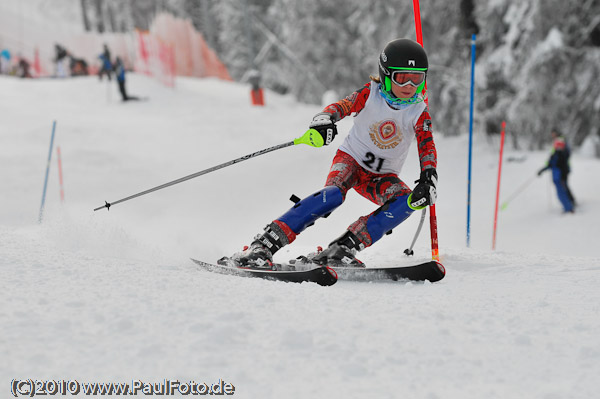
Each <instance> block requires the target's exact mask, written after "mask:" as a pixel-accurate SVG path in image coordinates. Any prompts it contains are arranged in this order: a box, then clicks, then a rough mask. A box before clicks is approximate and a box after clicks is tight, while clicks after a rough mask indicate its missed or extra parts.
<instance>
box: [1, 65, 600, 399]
mask: <svg viewBox="0 0 600 399" xmlns="http://www.w3.org/2000/svg"><path fill="white" fill-rule="evenodd" d="M128 88H129V91H130V92H131V93H132V94H137V95H142V96H149V97H150V101H147V102H130V103H125V104H124V103H121V102H120V101H119V100H118V96H117V92H116V87H113V86H112V85H111V86H107V83H99V82H98V80H97V78H94V77H90V78H81V79H72V80H43V81H42V80H40V81H24V80H15V79H10V78H4V77H0V93H2V94H1V95H0V109H1V110H2V118H1V120H0V170H1V172H0V187H2V197H1V203H0V204H1V206H0V243H1V244H0V274H1V276H2V277H1V278H0V303H2V306H1V307H0V328H1V330H2V334H1V336H0V358H2V359H6V360H5V361H4V362H1V363H0V381H1V385H2V386H3V388H2V389H3V390H4V392H5V395H7V394H8V390H9V385H10V381H11V380H12V379H13V378H33V379H50V378H52V379H56V380H59V379H70V380H73V379H76V380H78V381H80V382H84V381H87V382H131V381H132V380H142V381H144V382H160V381H163V380H164V379H179V380H180V381H188V380H194V381H196V382H198V383H200V382H207V383H212V382H217V381H218V380H219V379H223V380H225V381H226V382H229V383H231V384H233V385H234V386H235V394H234V397H240V398H258V397H262V398H306V397H315V398H337V397H345V398H359V397H360V398H362V397H364V398H373V397H377V398H483V397H485V398H567V397H568V398H575V397H577V398H591V397H595V396H597V395H598V388H597V384H596V382H595V380H596V377H593V376H594V375H596V376H597V375H598V374H600V344H599V343H598V340H597V332H598V331H599V330H600V317H599V316H598V315H599V312H600V290H599V289H598V286H599V285H600V257H599V256H598V255H597V251H596V247H595V245H596V243H597V240H598V237H599V236H600V234H599V233H600V231H599V230H600V228H599V227H598V222H599V221H600V206H599V205H600V200H599V198H600V188H598V186H597V185H595V184H593V182H595V181H596V180H597V176H598V175H599V174H600V162H599V161H598V160H596V159H591V158H586V157H583V156H580V155H578V154H575V155H574V157H573V159H572V169H573V173H572V178H571V185H572V188H573V191H574V194H575V196H576V197H577V199H578V201H579V203H580V204H581V205H580V207H579V208H578V212H577V213H576V214H574V215H563V214H561V211H560V208H559V205H558V202H557V200H556V199H555V194H554V191H553V187H552V185H551V182H550V180H549V176H548V175H545V176H543V177H540V178H535V179H533V181H532V182H531V184H530V185H529V186H528V187H527V188H525V189H524V190H523V192H522V193H521V194H519V195H518V196H517V197H515V199H514V200H513V201H511V203H510V204H509V206H508V208H507V209H506V210H505V211H503V212H501V213H500V219H499V226H498V239H497V251H494V252H493V251H491V249H490V248H491V237H492V222H493V209H494V208H493V205H494V197H495V187H496V175H497V162H498V159H497V158H498V155H497V152H498V149H497V144H496V145H494V144H492V145H490V144H489V143H487V141H486V139H485V138H483V137H480V136H479V135H477V137H476V139H475V151H474V169H473V181H472V184H473V196H472V214H471V220H472V227H471V234H472V237H471V248H466V245H465V231H466V227H465V225H466V193H467V186H466V174H467V144H468V141H467V138H466V136H460V137H458V138H443V137H441V135H438V136H437V138H436V139H437V147H438V154H439V165H438V173H439V178H440V184H439V190H438V192H439V199H438V201H439V202H438V205H437V211H438V221H439V233H440V238H439V241H440V253H441V256H442V262H443V263H444V265H445V266H446V268H447V277H446V278H445V279H444V280H442V281H441V282H439V283H436V284H429V283H426V284H415V283H408V284H407V283H402V282H397V283H393V282H386V283H372V284H369V283H351V282H338V284H336V285H335V286H333V287H329V288H323V287H319V286H317V285H314V284H286V283H275V282H269V281H262V280H252V279H242V278H235V277H231V276H221V275H214V274H210V273H207V272H202V271H199V270H198V269H196V268H195V266H194V264H193V263H192V262H191V261H190V260H189V258H190V257H195V258H200V259H204V260H208V261H211V260H215V259H217V258H218V257H220V256H222V255H228V254H231V253H233V252H234V251H237V250H239V249H241V247H242V246H243V245H245V244H248V243H249V242H250V241H251V239H252V237H253V236H254V235H255V234H257V233H259V232H260V231H261V230H262V227H263V226H264V225H266V224H267V223H268V222H270V221H271V220H272V219H273V218H275V217H277V216H279V215H280V214H281V213H283V212H284V211H285V210H287V208H288V207H289V206H290V205H291V204H292V203H291V202H289V201H288V198H289V196H290V195H291V194H296V195H298V196H299V197H303V196H306V195H308V194H310V193H312V192H314V191H316V190H318V189H319V188H320V187H321V186H322V184H323V183H324V180H325V176H326V174H327V171H328V168H329V165H330V162H331V159H332V157H333V154H334V153H335V150H336V146H331V147H328V148H321V149H314V148H310V147H300V146H299V147H290V148H286V149H283V150H280V151H276V152H273V153H270V154H267V155H264V156H261V157H258V158H255V159H252V160H249V161H246V162H244V163H241V164H238V165H234V166H231V167H228V168H225V169H222V170H220V171H217V172H214V173H211V174H208V175H205V176H202V177H199V178H197V179H194V180H191V181H188V182H186V183H183V184H180V185H176V186H173V187H170V188H167V189H165V190H162V191H159V192H155V193H152V194H149V195H147V196H143V197H140V198H137V199H134V200H131V201H127V202H124V203H121V204H118V205H115V206H114V207H112V208H111V210H110V211H108V212H107V211H106V210H102V211H99V212H93V209H94V208H96V207H99V206H101V205H103V203H104V201H105V200H107V201H109V202H112V201H116V200H118V199H120V198H123V197H126V196H129V195H131V194H134V193H137V192H139V191H142V190H145V189H147V188H150V187H154V186H157V185H159V184H162V183H165V182H167V181H170V180H174V179H176V178H179V177H182V176H185V175H188V174H191V173H194V172H197V171H200V170H203V169H206V168H209V167H211V166H214V165H217V164H220V163H223V162H226V161H229V160H231V159H234V158H237V157H240V156H243V155H246V154H249V153H252V152H254V151H257V150H260V149H263V148H266V147H270V146H272V145H276V144H280V143H284V142H287V141H289V140H291V139H293V138H295V137H297V136H300V135H301V134H302V133H303V132H304V131H305V130H306V128H307V123H308V121H309V120H310V119H311V117H312V115H313V114H314V113H316V112H318V111H319V108H318V107H314V106H308V105H303V104H298V103H296V102H294V101H293V100H292V99H291V98H288V97H281V96H277V95H275V94H272V93H267V95H266V102H267V106H266V107H262V108H256V107H251V106H250V105H249V102H250V101H249V92H248V88H247V87H245V86H241V85H238V84H235V83H227V82H221V81H217V80H210V79H207V80H192V79H179V80H178V81H177V88H176V89H175V90H170V89H166V88H164V87H162V86H159V85H158V83H156V82H154V81H152V80H149V79H147V78H145V77H143V76H136V75H130V76H129V80H128ZM432 112H433V115H434V128H435V129H436V131H438V132H441V131H443V128H444V126H443V121H441V120H436V119H435V110H432ZM53 120H56V121H57V131H56V138H55V143H54V144H55V148H56V146H60V149H61V154H62V165H63V174H64V190H65V202H64V204H61V202H60V197H59V184H58V172H57V163H56V151H54V152H53V154H52V163H51V170H50V179H49V182H48V193H47V196H46V209H45V214H44V215H45V217H44V222H43V223H42V224H38V223H37V218H38V212H39V208H40V203H41V195H42V188H43V179H44V173H45V168H46V160H47V157H48V145H49V142H50V132H51V126H52V121H53ZM350 123H351V121H343V122H342V123H340V131H341V132H346V131H347V130H348V128H349V126H350ZM342 134H343V133H342ZM338 140H339V141H336V142H335V144H336V145H339V144H340V143H341V139H339V138H338ZM505 154H506V157H505V164H504V168H503V169H504V170H503V172H504V175H503V180H502V195H501V198H502V199H506V198H507V197H509V196H510V194H512V193H513V191H514V190H515V189H516V188H517V187H518V186H519V185H521V184H522V183H524V182H525V181H527V180H528V179H530V178H531V176H533V175H534V174H535V172H536V171H537V170H538V169H539V168H540V167H541V166H542V165H543V164H544V162H545V161H546V158H547V156H548V154H547V153H528V152H527V153H526V152H515V151H511V150H510V149H507V150H506V152H505ZM401 177H402V178H403V179H404V180H405V181H406V182H407V183H409V185H412V182H413V181H414V180H415V179H416V178H417V177H418V162H417V157H416V148H415V149H414V151H413V153H412V154H411V156H410V157H409V159H408V160H407V163H406V165H405V168H404V171H403V174H402V176H401ZM374 208H375V207H374V205H372V204H371V203H369V202H368V201H366V200H364V199H363V198H361V197H359V196H358V195H357V194H356V193H354V192H351V193H350V194H349V195H348V198H347V200H346V203H345V204H344V206H343V207H341V208H340V209H339V210H338V211H336V212H335V213H334V214H333V215H331V216H330V217H329V218H327V219H324V220H320V221H318V222H317V223H316V224H315V226H314V227H313V228H311V229H309V230H307V231H306V232H305V233H303V234H302V235H301V236H300V237H299V238H298V240H297V241H296V242H295V243H294V244H293V245H291V246H290V247H289V248H285V249H284V250H282V251H280V253H278V254H277V256H276V259H279V260H287V259H289V258H293V257H295V256H297V255H299V254H302V253H305V252H307V251H311V250H313V249H314V248H315V247H316V246H317V245H322V246H325V245H327V243H328V242H329V241H331V240H332V239H334V238H335V237H337V236H338V235H340V234H341V233H342V232H343V231H344V229H345V228H346V227H347V226H348V225H349V224H350V223H351V222H353V221H354V220H355V219H356V218H357V217H358V216H361V215H364V214H367V213H369V212H371V211H372V210H374ZM417 224H418V215H414V216H413V217H412V218H410V219H409V220H408V221H407V222H405V223H404V224H403V225H402V226H401V227H399V228H397V229H396V230H395V232H394V234H392V235H390V236H386V237H384V238H383V239H382V241H381V242H379V243H377V244H376V245H375V246H373V247H372V248H368V249H367V250H365V251H364V252H362V253H361V254H360V258H361V259H362V260H363V261H365V262H366V263H367V264H372V265H377V266H391V265H397V264H409V263H413V262H416V261H421V260H426V259H429V257H430V246H429V238H428V237H429V231H428V228H427V227H425V228H424V229H423V232H422V234H421V237H420V239H419V241H418V242H417V245H416V247H415V257H414V259H406V257H405V256H404V255H403V251H404V249H405V248H407V247H408V246H409V244H410V241H411V239H412V236H413V234H414V232H415V230H416V227H417Z"/></svg>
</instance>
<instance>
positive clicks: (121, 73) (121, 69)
mask: <svg viewBox="0 0 600 399" xmlns="http://www.w3.org/2000/svg"><path fill="white" fill-rule="evenodd" d="M115 75H116V77H117V84H118V85H119V91H120V92H121V97H122V98H123V101H129V100H139V97H135V96H130V95H128V94H127V90H126V89H125V66H124V65H123V60H122V59H121V57H117V59H116V61H115Z"/></svg>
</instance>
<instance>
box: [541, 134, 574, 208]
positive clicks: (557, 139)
mask: <svg viewBox="0 0 600 399" xmlns="http://www.w3.org/2000/svg"><path fill="white" fill-rule="evenodd" d="M552 139H553V143H552V147H553V149H552V154H551V155H550V158H549V159H548V163H547V164H546V166H544V167H543V168H542V169H540V170H539V171H538V176H541V175H542V173H544V172H545V171H546V170H548V169H550V170H552V181H553V182H554V186H555V187H556V194H557V196H558V200H559V201H560V203H561V204H562V207H563V210H564V212H565V213H574V212H575V198H574V197H573V194H572V193H571V190H570V189H569V185H568V184H567V178H568V176H569V173H570V171H571V167H570V165H569V158H570V156H571V150H570V148H569V146H568V145H567V142H566V141H565V139H564V137H562V135H561V134H560V132H559V131H558V130H557V129H554V130H552Z"/></svg>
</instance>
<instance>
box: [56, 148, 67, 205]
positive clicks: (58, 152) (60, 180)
mask: <svg viewBox="0 0 600 399" xmlns="http://www.w3.org/2000/svg"><path fill="white" fill-rule="evenodd" d="M56 154H57V158H58V181H59V182H60V202H65V190H64V189H63V174H62V160H61V159H60V146H59V147H56Z"/></svg>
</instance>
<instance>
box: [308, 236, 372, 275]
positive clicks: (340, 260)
mask: <svg viewBox="0 0 600 399" xmlns="http://www.w3.org/2000/svg"><path fill="white" fill-rule="evenodd" d="M358 248H360V241H359V240H358V238H357V237H356V236H355V235H354V234H353V233H352V232H350V231H346V232H345V233H344V234H343V235H342V236H341V237H340V238H338V239H337V240H335V241H333V242H332V243H331V244H329V247H327V249H325V250H324V251H322V252H319V253H317V254H316V255H315V256H313V257H312V258H310V261H311V262H313V263H316V264H319V265H323V266H332V267H365V265H364V263H362V262H361V261H360V260H358V259H356V257H355V256H354V254H355V253H356V252H358Z"/></svg>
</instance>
